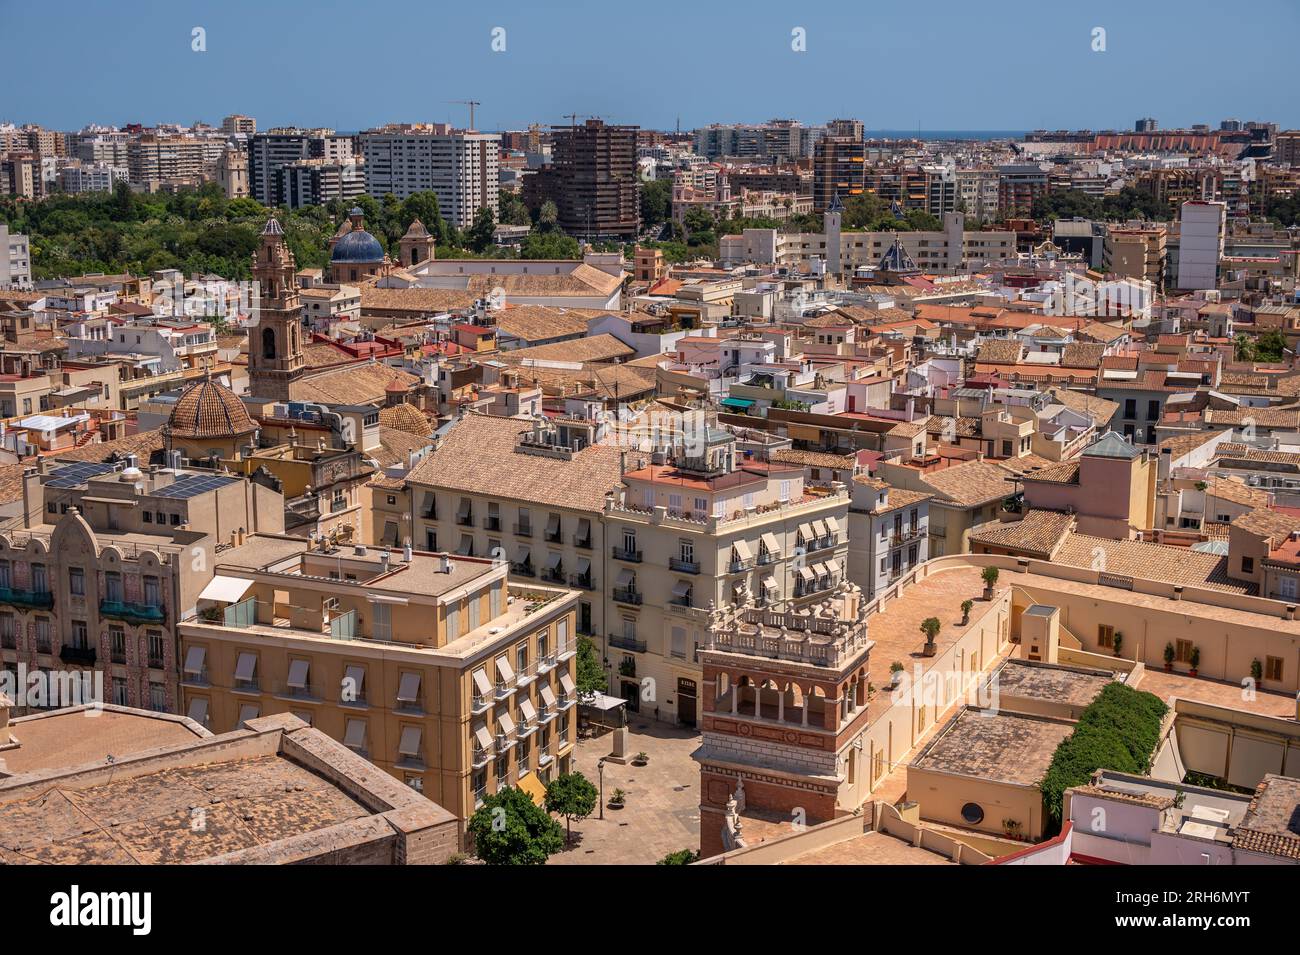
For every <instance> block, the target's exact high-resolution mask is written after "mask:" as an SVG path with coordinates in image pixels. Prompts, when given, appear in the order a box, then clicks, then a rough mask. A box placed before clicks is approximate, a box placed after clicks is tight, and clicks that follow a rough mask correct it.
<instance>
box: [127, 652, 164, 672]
mask: <svg viewBox="0 0 1300 955" xmlns="http://www.w3.org/2000/svg"><path fill="white" fill-rule="evenodd" d="M123 655H124V656H125V654H123ZM147 662H148V664H149V669H151V670H165V669H167V665H166V663H164V662H163V658H162V657H161V656H154V655H153V654H152V653H151V654H149V658H148V661H147Z"/></svg>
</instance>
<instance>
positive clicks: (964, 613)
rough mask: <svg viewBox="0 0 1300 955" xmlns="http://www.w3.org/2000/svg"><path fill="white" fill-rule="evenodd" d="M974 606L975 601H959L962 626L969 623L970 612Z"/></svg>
mask: <svg viewBox="0 0 1300 955" xmlns="http://www.w3.org/2000/svg"><path fill="white" fill-rule="evenodd" d="M974 607H975V601H973V600H963V601H962V602H961V625H962V626H963V627H964V626H966V624H968V623H970V612H971V610H972V609H973V608H974Z"/></svg>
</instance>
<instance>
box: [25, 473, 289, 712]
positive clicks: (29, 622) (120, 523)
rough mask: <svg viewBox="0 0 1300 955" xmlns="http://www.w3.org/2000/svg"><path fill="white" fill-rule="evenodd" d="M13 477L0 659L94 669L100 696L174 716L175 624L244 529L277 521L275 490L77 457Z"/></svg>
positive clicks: (279, 508)
mask: <svg viewBox="0 0 1300 955" xmlns="http://www.w3.org/2000/svg"><path fill="white" fill-rule="evenodd" d="M44 465H45V462H41V464H40V465H38V466H37V467H35V468H32V469H30V470H29V472H28V473H27V474H26V475H25V477H24V478H23V500H24V509H25V512H24V515H23V516H22V517H20V518H18V519H16V520H14V521H13V523H14V524H15V525H16V526H14V527H12V528H10V529H7V530H4V531H2V532H0V663H2V665H3V666H4V668H5V669H8V670H11V671H13V670H16V669H17V668H18V667H19V665H20V664H21V665H23V666H25V667H26V669H27V671H28V672H29V673H30V672H32V671H35V670H40V671H54V670H58V671H67V670H87V671H99V672H102V673H103V677H104V686H103V692H104V696H105V697H106V701H107V702H111V703H115V704H118V705H122V706H128V705H130V706H138V707H142V708H148V709H151V710H157V711H162V712H175V711H176V709H177V705H178V700H179V687H178V684H177V674H178V672H179V666H178V663H177V649H176V648H177V641H176V623H177V621H178V620H179V619H181V618H182V617H183V616H184V615H185V614H186V613H187V612H189V611H192V609H193V608H194V606H195V604H196V601H197V600H198V597H199V593H200V592H201V591H202V589H203V588H204V586H206V584H207V583H208V581H209V580H210V578H211V577H212V569H213V565H214V563H215V555H216V552H217V550H218V549H219V548H220V547H223V546H229V544H230V542H231V541H232V540H235V539H237V538H238V537H239V535H240V534H241V533H243V532H244V529H245V528H252V527H259V526H260V527H262V528H265V529H267V530H271V531H278V530H282V529H283V526H284V525H283V520H284V508H283V504H282V503H281V499H280V495H279V494H277V493H275V492H273V491H271V490H268V489H267V488H265V487H261V486H259V485H256V484H252V483H251V482H247V481H242V480H240V479H238V478H235V477H231V476H228V475H218V474H214V473H211V472H201V471H188V470H178V469H174V468H159V467H149V468H147V469H145V470H142V469H141V468H139V467H137V466H136V464H135V462H134V460H133V459H131V458H128V460H127V461H126V462H125V466H122V465H114V464H111V463H98V462H76V463H69V464H63V465H61V466H57V467H48V468H47V467H45V466H44Z"/></svg>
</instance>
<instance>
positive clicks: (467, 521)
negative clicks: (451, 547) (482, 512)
mask: <svg viewBox="0 0 1300 955" xmlns="http://www.w3.org/2000/svg"><path fill="white" fill-rule="evenodd" d="M456 523H457V524H458V525H459V526H461V527H473V526H474V514H473V513H472V512H471V513H468V514H457V515H456Z"/></svg>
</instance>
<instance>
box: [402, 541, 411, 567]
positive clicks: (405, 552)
mask: <svg viewBox="0 0 1300 955" xmlns="http://www.w3.org/2000/svg"><path fill="white" fill-rule="evenodd" d="M411 557H412V554H411V542H410V541H409V540H408V541H407V542H406V546H405V547H403V548H402V560H404V561H406V562H407V563H408V564H409V563H410V562H411Z"/></svg>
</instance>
